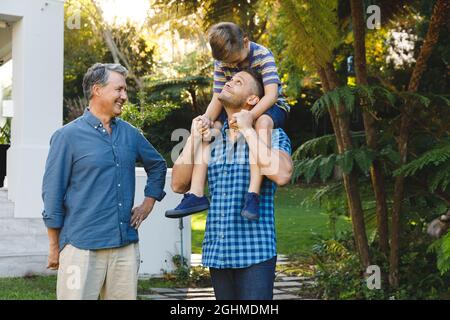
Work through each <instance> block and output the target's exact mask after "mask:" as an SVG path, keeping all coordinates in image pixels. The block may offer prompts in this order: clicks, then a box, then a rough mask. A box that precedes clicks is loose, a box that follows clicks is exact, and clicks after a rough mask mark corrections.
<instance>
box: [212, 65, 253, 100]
mask: <svg viewBox="0 0 450 320" xmlns="http://www.w3.org/2000/svg"><path fill="white" fill-rule="evenodd" d="M254 81H255V79H253V77H252V76H251V75H249V74H248V73H247V72H242V71H241V72H238V73H236V74H235V75H234V77H233V78H231V80H230V81H228V82H227V83H225V86H224V87H223V89H222V92H221V93H220V94H219V100H220V101H221V102H222V103H223V104H224V105H225V106H226V107H229V108H243V107H244V106H245V105H246V103H247V100H248V99H249V97H252V96H254V95H255V93H254V92H253V90H252V88H253V82H254Z"/></svg>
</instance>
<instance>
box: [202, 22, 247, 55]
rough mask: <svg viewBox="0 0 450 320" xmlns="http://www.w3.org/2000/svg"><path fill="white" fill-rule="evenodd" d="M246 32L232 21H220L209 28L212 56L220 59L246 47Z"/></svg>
mask: <svg viewBox="0 0 450 320" xmlns="http://www.w3.org/2000/svg"><path fill="white" fill-rule="evenodd" d="M245 36H246V35H245V33H244V32H243V31H242V29H241V28H240V27H239V26H238V25H237V24H234V23H232V22H220V23H217V24H215V25H213V26H212V27H211V28H209V31H208V41H209V45H210V46H211V51H212V56H213V58H214V59H216V60H219V61H224V60H226V59H227V58H228V57H229V56H230V55H231V54H233V53H235V52H238V51H240V50H242V48H244V37H245Z"/></svg>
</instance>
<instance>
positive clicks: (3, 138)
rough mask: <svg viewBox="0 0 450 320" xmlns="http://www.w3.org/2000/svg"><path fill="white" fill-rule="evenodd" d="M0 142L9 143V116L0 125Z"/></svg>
mask: <svg viewBox="0 0 450 320" xmlns="http://www.w3.org/2000/svg"><path fill="white" fill-rule="evenodd" d="M0 144H11V118H7V119H6V121H5V123H4V125H3V126H2V127H0Z"/></svg>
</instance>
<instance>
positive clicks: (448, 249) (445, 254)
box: [428, 231, 450, 275]
mask: <svg viewBox="0 0 450 320" xmlns="http://www.w3.org/2000/svg"><path fill="white" fill-rule="evenodd" d="M428 252H434V253H435V254H436V257H437V267H438V269H439V271H440V272H441V275H444V274H445V273H447V272H448V271H450V231H449V232H447V234H446V235H445V236H443V237H442V238H440V239H438V240H436V241H435V242H433V243H432V244H431V245H430V247H429V249H428Z"/></svg>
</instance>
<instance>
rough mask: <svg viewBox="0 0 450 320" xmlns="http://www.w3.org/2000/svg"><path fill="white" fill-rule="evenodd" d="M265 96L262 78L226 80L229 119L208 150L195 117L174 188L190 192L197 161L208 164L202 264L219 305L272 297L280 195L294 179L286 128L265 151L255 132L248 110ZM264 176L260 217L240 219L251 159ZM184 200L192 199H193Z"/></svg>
mask: <svg viewBox="0 0 450 320" xmlns="http://www.w3.org/2000/svg"><path fill="white" fill-rule="evenodd" d="M262 95H263V89H262V84H261V79H260V76H258V75H257V74H256V73H255V72H253V71H252V70H247V71H242V72H239V73H237V74H236V75H234V77H233V78H232V79H231V80H230V81H228V82H227V83H226V85H225V87H224V88H223V90H222V92H221V93H220V95H219V100H220V101H221V102H222V104H223V105H224V107H225V111H226V113H227V115H228V119H230V123H231V127H233V128H237V130H229V127H230V125H229V123H228V122H225V124H224V126H223V128H222V129H221V130H220V132H219V134H218V135H217V136H216V135H214V136H215V142H214V143H213V144H212V145H211V151H209V148H208V143H207V142H205V141H204V140H207V139H205V137H208V136H210V135H211V133H210V132H208V129H206V130H205V128H204V126H203V124H202V121H201V117H199V118H196V119H194V121H193V124H192V128H191V135H190V137H189V138H188V140H187V143H186V146H185V148H184V150H183V152H182V153H181V155H180V156H179V158H178V159H177V161H176V162H175V164H174V167H173V172H172V188H173V189H174V191H175V192H179V193H184V192H186V191H187V190H189V185H190V177H191V176H192V169H193V162H194V161H199V160H200V157H199V156H198V155H201V158H202V159H207V158H208V155H210V159H209V163H208V186H209V193H210V195H211V206H210V209H209V212H208V216H207V222H206V231H205V238H204V241H203V250H202V251H203V256H202V262H203V265H204V266H206V267H209V268H210V273H211V279H212V284H213V287H214V293H215V296H216V298H217V299H226V300H229V299H232V300H233V299H244V300H259V299H264V300H267V299H272V298H273V283H274V278H275V265H276V240H275V224H274V194H275V189H276V185H285V184H287V183H288V182H289V181H290V178H291V175H292V160H291V157H290V152H291V146H290V141H289V138H288V137H287V135H286V133H285V132H284V131H283V130H282V129H274V130H272V146H270V147H269V146H267V145H266V144H265V143H264V142H263V141H262V140H261V139H260V138H258V135H257V134H256V132H255V130H254V129H253V128H252V117H251V115H250V112H249V111H248V110H250V109H251V108H252V107H253V106H254V105H256V104H257V103H258V101H259V99H260V97H261V96H262ZM252 159H254V161H255V162H256V164H258V166H259V167H260V169H261V173H262V174H263V175H264V176H265V178H264V182H263V185H262V189H261V196H260V206H259V207H260V210H259V213H260V219H259V220H258V221H251V220H248V219H245V218H244V217H242V216H241V210H242V207H243V205H244V201H245V194H246V192H247V188H248V184H249V182H250V161H252ZM183 200H184V201H189V194H187V195H185V199H183Z"/></svg>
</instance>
